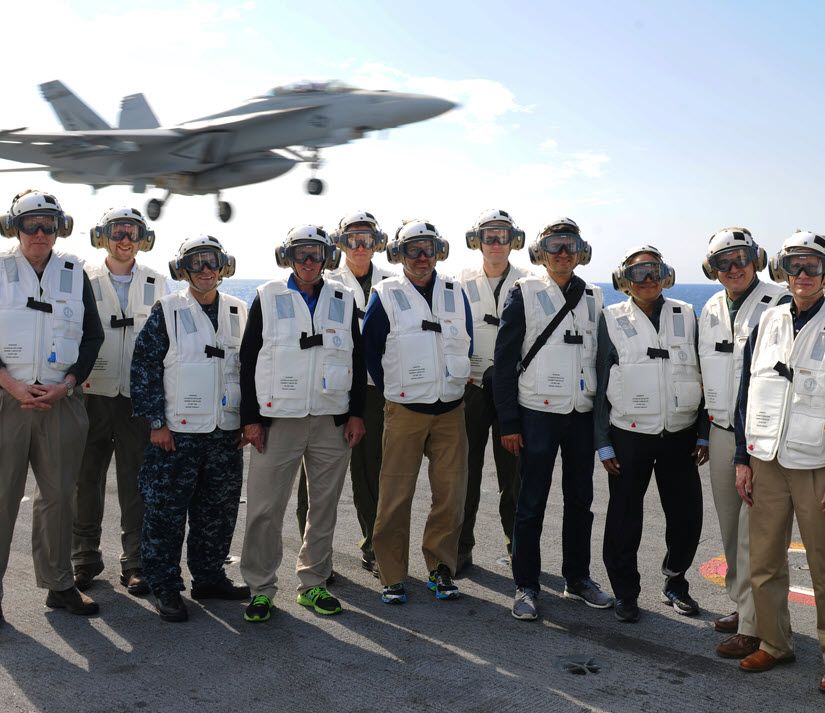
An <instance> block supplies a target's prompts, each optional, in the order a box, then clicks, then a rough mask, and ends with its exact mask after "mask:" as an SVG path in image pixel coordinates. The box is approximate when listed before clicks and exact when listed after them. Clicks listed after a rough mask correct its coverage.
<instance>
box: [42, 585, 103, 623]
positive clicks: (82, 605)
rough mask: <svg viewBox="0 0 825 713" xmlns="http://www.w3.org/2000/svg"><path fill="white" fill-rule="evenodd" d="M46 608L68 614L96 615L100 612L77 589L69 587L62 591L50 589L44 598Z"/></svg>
mask: <svg viewBox="0 0 825 713" xmlns="http://www.w3.org/2000/svg"><path fill="white" fill-rule="evenodd" d="M46 606H47V607H51V608H52V609H65V610H66V611H68V612H69V613H70V614H83V615H86V616H88V615H89V614H97V612H98V611H99V610H100V607H98V605H97V602H94V601H92V600H91V599H90V598H89V597H87V596H86V595H85V594H83V593H82V592H80V591H79V590H78V588H77V587H69V588H68V589H64V590H62V591H57V590H56V589H50V590H49V594H48V596H47V597H46Z"/></svg>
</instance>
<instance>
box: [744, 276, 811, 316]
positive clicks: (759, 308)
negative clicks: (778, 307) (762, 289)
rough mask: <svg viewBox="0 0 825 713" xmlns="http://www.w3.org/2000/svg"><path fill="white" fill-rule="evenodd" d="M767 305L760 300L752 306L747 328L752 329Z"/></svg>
mask: <svg viewBox="0 0 825 713" xmlns="http://www.w3.org/2000/svg"><path fill="white" fill-rule="evenodd" d="M806 274H807V273H806ZM767 306H768V305H766V304H765V303H764V302H760V303H759V304H758V305H756V307H754V310H753V314H752V315H751V319H750V322H748V328H749V329H751V330H752V329H753V328H754V327H755V326H756V325H757V324H759V318H760V317H761V316H762V313H763V312H764V311H765V309H766V308H767Z"/></svg>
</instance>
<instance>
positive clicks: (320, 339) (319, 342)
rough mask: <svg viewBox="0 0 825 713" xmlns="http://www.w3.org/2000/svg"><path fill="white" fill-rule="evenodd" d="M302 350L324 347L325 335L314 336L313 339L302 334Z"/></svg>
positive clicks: (304, 333)
mask: <svg viewBox="0 0 825 713" xmlns="http://www.w3.org/2000/svg"><path fill="white" fill-rule="evenodd" d="M300 345H301V349H311V348H312V347H321V346H323V345H324V335H323V334H313V335H312V336H311V337H308V336H307V333H306V332H301V341H300Z"/></svg>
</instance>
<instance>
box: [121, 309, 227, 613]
mask: <svg viewBox="0 0 825 713" xmlns="http://www.w3.org/2000/svg"><path fill="white" fill-rule="evenodd" d="M219 303H220V293H219V294H218V299H216V300H215V301H214V302H213V303H212V304H211V305H201V306H202V308H203V310H204V312H205V313H206V315H207V316H208V317H209V319H210V321H211V322H212V326H213V327H214V328H215V330H216V331H217V329H218V305H219ZM168 350H169V335H168V334H167V332H166V321H165V319H164V317H163V309H162V308H161V306H160V305H156V306H155V308H154V309H153V310H152V314H151V315H150V316H149V319H148V320H147V321H146V325H145V326H144V327H143V329H142V330H141V332H140V334H139V335H138V338H137V340H136V342H135V351H134V356H133V358H132V373H131V389H130V390H131V394H132V407H133V409H134V413H135V415H136V416H145V417H146V419H147V420H148V421H150V422H151V421H153V420H156V419H160V420H163V419H164V411H165V408H164V407H165V398H164V391H163V360H164V357H165V356H166V352H167V351H168ZM172 434H173V437H174V440H175V450H173V451H164V450H163V449H162V448H159V447H158V446H155V445H153V444H151V443H150V444H149V445H148V446H147V448H146V450H145V452H144V454H145V459H144V461H143V465H142V467H141V469H140V472H139V473H138V487H139V488H140V494H141V497H142V498H143V501H144V506H145V514H144V516H143V540H142V553H141V556H142V560H143V574H144V576H145V577H146V581H147V582H148V584H149V586H150V587H151V589H152V593H153V594H154V595H155V596H157V597H160V596H163V595H165V594H169V593H171V592H175V591H182V590H184V589H185V587H184V585H183V578H182V577H181V568H180V559H181V552H182V549H183V537H184V533H185V530H186V519H187V515H188V517H189V536H188V538H187V541H186V564H187V566H188V567H189V573H190V574H191V575H192V586H193V588H194V587H205V586H208V585H210V584H215V583H217V582H219V581H220V580H222V579H223V578H224V577H225V576H226V574H225V571H224V568H223V564H224V560H225V559H226V556H227V554H228V553H229V547H230V545H231V543H232V535H233V533H234V531H235V522H236V520H237V518H238V505H239V502H240V495H241V486H242V483H243V454H242V451H239V450H238V449H237V446H238V435H239V432H238V431H237V430H235V431H223V430H221V429H220V428H216V429H215V430H214V431H212V432H211V433H180V432H175V431H173V432H172Z"/></svg>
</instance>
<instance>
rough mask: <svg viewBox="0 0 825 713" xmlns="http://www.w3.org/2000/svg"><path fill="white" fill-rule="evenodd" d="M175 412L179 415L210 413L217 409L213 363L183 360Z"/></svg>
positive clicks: (180, 367)
mask: <svg viewBox="0 0 825 713" xmlns="http://www.w3.org/2000/svg"><path fill="white" fill-rule="evenodd" d="M178 366H179V368H178V370H177V372H178V384H177V387H178V388H177V394H176V399H175V412H176V413H177V414H179V415H182V416H183V415H186V414H210V413H212V412H213V410H214V409H215V369H214V367H213V366H212V364H204V363H197V362H196V363H192V362H190V363H186V362H181V363H180V364H179V365H178Z"/></svg>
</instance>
